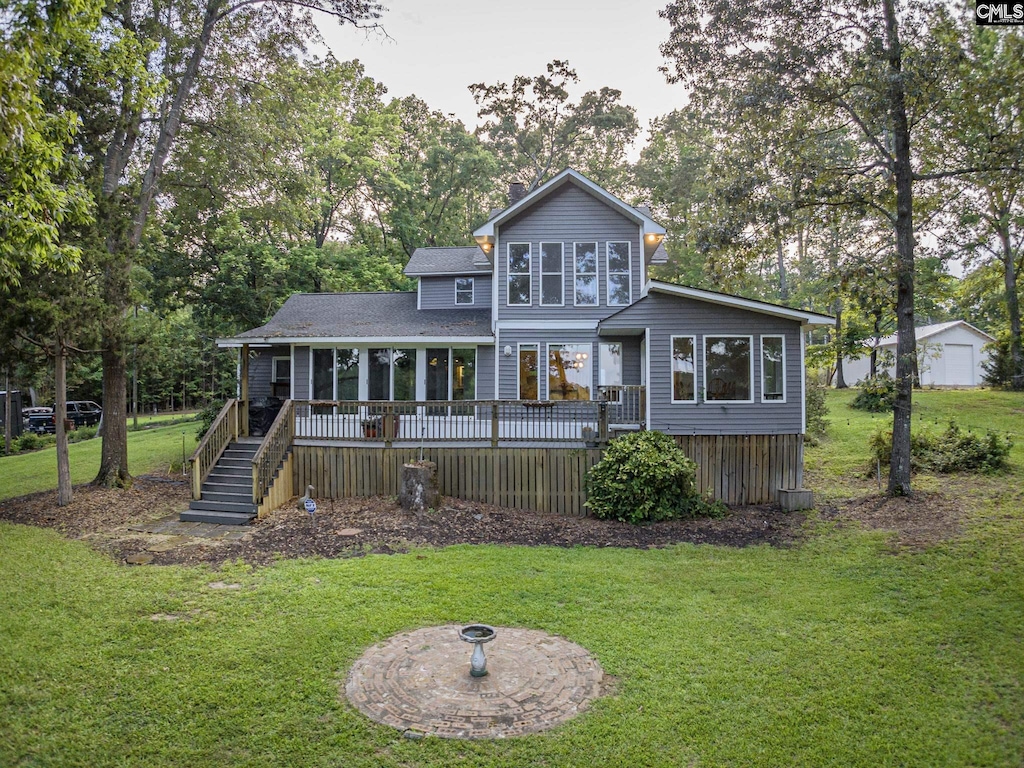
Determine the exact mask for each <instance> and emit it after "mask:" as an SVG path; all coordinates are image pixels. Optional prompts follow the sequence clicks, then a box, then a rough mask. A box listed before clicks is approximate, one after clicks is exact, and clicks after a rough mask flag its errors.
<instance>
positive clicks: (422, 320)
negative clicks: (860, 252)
mask: <svg viewBox="0 0 1024 768" xmlns="http://www.w3.org/2000/svg"><path fill="white" fill-rule="evenodd" d="M472 234H473V237H474V239H475V241H476V243H477V245H473V246H461V247H450V248H421V249H418V250H417V251H416V252H415V253H413V255H412V257H411V259H410V260H409V264H408V266H407V267H406V274H408V275H409V276H411V277H415V278H416V280H417V289H416V291H414V292H409V293H347V294H299V295H295V296H292V297H291V298H289V299H288V301H287V302H286V303H285V304H284V306H283V307H282V308H281V310H280V311H279V312H278V313H277V314H276V315H275V316H274V317H273V318H271V320H270V321H269V322H268V323H267V324H266V325H264V326H261V327H259V328H254V329H252V330H249V331H246V332H244V333H241V334H238V335H237V336H234V337H232V338H228V339H222V340H220V341H219V343H220V344H221V345H222V346H230V347H237V348H239V349H240V351H241V352H240V365H239V371H240V386H239V395H240V398H239V399H240V402H239V403H238V404H236V406H235V411H234V412H233V415H229V414H226V415H225V417H224V424H226V425H227V426H226V427H225V426H222V427H221V431H220V437H218V438H215V439H213V440H212V443H211V445H215V444H216V443H224V445H226V444H227V443H228V442H230V440H231V438H232V437H233V436H234V435H235V434H236V433H237V434H238V435H240V436H245V435H250V436H252V433H253V432H266V433H267V434H266V435H265V436H264V437H263V438H262V443H261V448H260V449H259V450H260V451H261V453H258V454H257V455H256V456H255V457H254V458H253V459H252V462H253V473H252V474H253V478H254V480H253V488H252V498H251V500H247V501H246V504H247V506H246V509H245V510H244V513H245V514H255V513H256V512H257V510H258V509H262V508H266V507H267V505H268V504H270V503H272V501H274V500H276V499H278V498H279V497H282V496H283V494H284V493H285V492H286V491H287V492H288V493H289V494H290V492H291V489H292V488H293V487H303V486H305V485H306V484H307V483H312V484H314V485H316V486H317V488H318V489H319V492H320V493H321V494H323V495H326V496H331V495H334V496H344V495H363V494H370V493H384V494H393V493H395V488H393V487H392V485H393V484H394V483H395V482H397V480H396V478H397V467H399V466H400V464H401V462H403V461H408V460H410V459H412V458H415V457H417V456H419V455H420V453H422V454H423V455H424V457H426V458H431V459H432V460H434V461H436V462H437V463H438V465H439V476H440V480H441V490H442V492H443V493H446V494H449V495H453V496H461V497H464V498H471V499H478V500H482V501H489V502H493V503H502V504H508V505H511V506H519V507H526V508H535V509H552V510H557V511H563V512H568V513H575V514H579V513H581V512H582V503H583V500H584V494H583V489H582V473H583V472H585V470H586V468H587V467H589V466H590V465H592V464H593V463H594V462H595V461H597V460H598V459H599V457H600V454H601V447H602V446H603V445H604V444H605V443H606V442H607V440H609V439H611V438H613V437H614V436H615V434H617V433H619V432H622V431H625V430H635V429H657V430H660V431H663V432H666V433H668V434H671V435H674V436H675V437H676V440H677V442H678V443H679V444H680V445H682V446H683V447H684V448H685V449H686V450H687V451H688V452H689V453H690V455H691V456H692V457H694V458H695V459H696V460H697V461H698V463H699V465H700V467H701V476H700V478H699V483H700V486H701V488H702V490H706V491H708V492H710V493H712V494H714V495H716V496H717V497H719V498H722V499H723V500H725V501H726V502H728V503H763V502H768V501H773V500H775V498H776V496H777V494H778V491H779V489H792V488H798V487H799V486H800V482H801V467H802V445H803V442H802V441H803V432H804V425H805V414H804V348H803V338H804V335H803V333H802V331H803V330H804V329H806V328H807V327H809V326H815V325H827V324H831V322H832V319H831V318H829V317H826V316H822V315H817V314H814V313H810V312H805V311H802V310H795V309H791V308H788V307H782V306H778V305H772V304H766V303H763V302H757V301H751V300H748V299H742V298H739V297H735V296H729V295H726V294H721V293H715V292H712V291H704V290H698V289H693V288H686V287H682V286H677V285H671V284H668V283H662V282H658V281H654V280H652V279H651V278H650V275H649V270H650V268H651V266H653V265H655V264H658V263H663V262H664V261H665V259H666V258H667V254H666V252H665V249H664V245H663V241H664V238H665V236H666V232H665V230H664V228H663V227H661V226H660V225H659V224H658V223H657V222H655V221H654V220H653V219H652V218H651V216H650V214H649V212H648V211H646V210H645V209H643V208H635V207H632V206H629V205H627V204H626V203H624V202H623V201H622V200H620V199H619V198H618V197H616V196H615V195H613V194H611V193H610V192H608V191H607V190H605V189H603V188H601V187H600V186H598V185H596V184H594V183H593V182H592V181H590V180H589V179H587V178H586V177H584V176H582V175H581V174H579V173H577V172H575V171H573V170H565V171H563V172H561V173H560V174H558V175H557V176H555V177H554V178H553V179H551V180H550V181H548V182H547V183H546V184H544V185H542V186H540V187H538V188H537V189H535V190H534V191H532V192H531V193H529V194H525V195H522V196H517V197H516V198H515V199H512V200H511V201H510V204H509V206H508V207H507V208H505V209H504V210H501V211H498V212H496V213H495V214H494V215H493V216H492V217H491V218H490V220H488V221H487V222H486V223H485V224H484V225H483V226H481V227H480V228H478V229H477V230H476V231H475V232H473V233H472ZM270 398H277V399H278V400H280V401H281V402H282V403H283V408H282V410H281V413H280V415H279V416H278V417H277V419H276V421H275V422H274V423H273V424H270V423H264V424H261V425H259V428H257V429H253V428H252V427H253V425H252V424H251V423H249V422H248V414H249V404H250V402H262V403H266V404H271V405H273V404H274V403H275V401H274V400H272V399H270ZM232 419H234V421H235V423H236V426H233V427H232V426H231V424H232ZM211 432H212V430H211ZM250 439H253V440H254V441H255V436H252V437H250ZM223 449H224V446H220V447H219V448H217V447H210V446H205V447H204V446H201V449H200V451H198V452H197V456H198V455H200V454H202V456H203V458H201V459H199V460H198V465H197V467H198V469H197V473H196V481H195V487H194V496H196V497H197V498H196V500H195V502H194V504H195V506H197V507H202V506H204V501H206V500H207V496H208V495H209V494H206V495H204V492H203V479H202V474H203V472H204V471H209V470H208V468H206V467H208V466H212V465H213V464H215V463H216V454H217V453H218V450H220V451H222V450H223ZM204 451H205V453H203V452H204ZM286 457H287V458H286ZM275 462H277V463H275ZM282 462H285V463H287V464H288V466H287V467H285V468H284V470H283V471H282V469H281V467H282ZM261 473H262V474H261ZM275 477H276V478H277V479H276V480H275V479H274V478H275ZM271 485H273V486H275V487H277V489H278V490H277V491H276V492H272V491H271ZM239 495H240V496H241V495H244V494H241V493H240V494H239ZM239 501H240V499H239ZM206 506H210V504H209V503H208V502H207V503H206ZM214 506H215V505H214ZM211 511H215V510H211Z"/></svg>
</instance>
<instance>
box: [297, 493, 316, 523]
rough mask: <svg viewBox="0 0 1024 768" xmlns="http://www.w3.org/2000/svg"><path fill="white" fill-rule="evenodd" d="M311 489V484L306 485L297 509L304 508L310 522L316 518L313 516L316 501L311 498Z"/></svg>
mask: <svg viewBox="0 0 1024 768" xmlns="http://www.w3.org/2000/svg"><path fill="white" fill-rule="evenodd" d="M313 490H314V488H313V486H312V485H307V486H306V495H305V496H303V497H302V498H301V499H299V503H298V507H299V509H304V510H306V512H307V513H309V519H310V521H311V522H316V518H315V517H314V515H315V514H316V501H314V500H313Z"/></svg>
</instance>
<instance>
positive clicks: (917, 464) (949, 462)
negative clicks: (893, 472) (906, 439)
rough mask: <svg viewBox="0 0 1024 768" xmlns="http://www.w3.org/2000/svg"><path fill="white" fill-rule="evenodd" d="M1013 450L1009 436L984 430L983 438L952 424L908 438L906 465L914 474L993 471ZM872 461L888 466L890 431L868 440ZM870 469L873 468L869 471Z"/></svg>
mask: <svg viewBox="0 0 1024 768" xmlns="http://www.w3.org/2000/svg"><path fill="white" fill-rule="evenodd" d="M1012 448H1013V439H1012V438H1011V437H1010V436H1009V435H1005V434H1000V433H999V432H993V431H991V430H988V431H987V432H985V434H984V436H981V435H976V434H974V433H973V432H964V431H963V429H961V428H960V427H959V426H958V425H957V424H956V423H955V422H952V421H951V422H949V427H948V428H947V429H946V431H945V432H943V433H941V434H935V433H933V432H930V431H929V430H927V429H922V430H920V431H918V432H914V433H912V434H911V436H910V466H911V468H912V469H914V470H915V471H920V470H925V471H929V472H938V473H940V474H949V473H950V472H985V473H988V472H996V471H998V470H1001V469H1003V468H1005V467H1006V459H1007V457H1009V455H1010V450H1011V449H1012ZM871 452H872V455H873V457H874V461H877V462H881V463H882V464H883V465H888V464H889V456H890V454H891V453H892V430H891V429H888V430H887V429H883V430H879V431H878V432H876V433H875V434H874V435H872V437H871ZM872 469H873V468H872Z"/></svg>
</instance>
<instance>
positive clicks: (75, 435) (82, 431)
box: [68, 427, 96, 443]
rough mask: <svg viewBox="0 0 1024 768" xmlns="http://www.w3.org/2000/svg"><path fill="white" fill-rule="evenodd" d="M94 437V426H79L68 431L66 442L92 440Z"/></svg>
mask: <svg viewBox="0 0 1024 768" xmlns="http://www.w3.org/2000/svg"><path fill="white" fill-rule="evenodd" d="M94 437H96V427H79V428H78V429H73V430H71V431H70V432H68V442H70V443H79V442H81V441H82V440H92V439H93V438H94Z"/></svg>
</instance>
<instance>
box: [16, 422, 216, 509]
mask: <svg viewBox="0 0 1024 768" xmlns="http://www.w3.org/2000/svg"><path fill="white" fill-rule="evenodd" d="M182 438H184V450H185V457H186V458H188V457H189V456H191V455H192V451H194V450H195V448H196V425H195V424H194V423H185V424H176V425H174V426H170V427H157V428H153V429H147V430H140V431H138V432H129V433H128V466H129V468H130V469H131V471H132V473H133V474H136V475H139V474H145V473H147V472H155V471H158V470H161V471H167V469H168V468H169V467H170V466H171V465H172V464H173V465H174V466H176V467H180V466H181V455H182ZM100 443H101V441H100V440H99V439H98V438H94V439H92V440H83V441H82V442H79V443H71V444H70V445H69V446H68V456H69V460H70V463H71V482H72V483H74V484H76V485H77V484H79V483H88V482H89V481H90V480H92V479H93V478H94V477H95V476H96V473H97V472H98V471H99V468H100V447H101V445H100ZM56 487H57V449H56V448H46V449H44V450H41V451H34V452H32V453H22V454H18V455H16V456H0V499H9V498H12V497H14V496H24V495H25V494H27V493H35V492H37V491H45V490H48V489H50V488H56Z"/></svg>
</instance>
